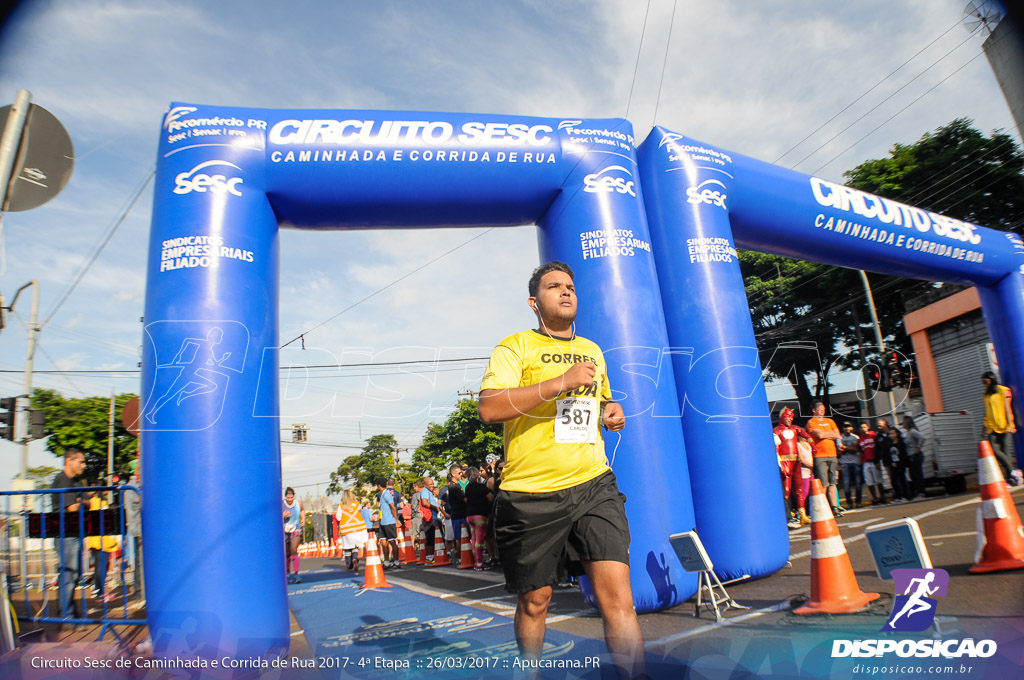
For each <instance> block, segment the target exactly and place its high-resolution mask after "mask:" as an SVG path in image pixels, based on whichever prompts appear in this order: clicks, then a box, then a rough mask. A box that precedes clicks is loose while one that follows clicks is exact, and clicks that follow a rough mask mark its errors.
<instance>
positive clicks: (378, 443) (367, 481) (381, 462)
mask: <svg viewBox="0 0 1024 680" xmlns="http://www.w3.org/2000/svg"><path fill="white" fill-rule="evenodd" d="M397 450H398V440H396V439H395V436H394V435H393V434H375V435H373V436H372V437H370V438H369V439H367V440H366V446H364V447H363V450H362V451H361V452H360V453H357V454H356V455H354V456H349V457H348V458H346V459H345V460H344V461H342V463H341V465H339V466H338V469H337V470H335V471H334V472H332V473H331V483H330V485H329V486H328V487H327V495H328V496H331V495H334V494H336V493H340V492H341V491H342V490H343V489H346V488H348V487H349V486H352V487H353V492H354V493H355V494H356V495H357V496H359V497H361V498H366V497H368V495H371V494H372V492H373V491H375V490H376V488H377V487H376V483H377V480H378V479H380V478H384V479H388V478H390V477H394V476H395V467H396V451H397ZM367 489H372V490H370V491H368V490H367Z"/></svg>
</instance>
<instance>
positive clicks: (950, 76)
mask: <svg viewBox="0 0 1024 680" xmlns="http://www.w3.org/2000/svg"><path fill="white" fill-rule="evenodd" d="M981 55H982V53H981V52H979V53H978V54H976V55H974V56H973V57H971V58H970V59H968V60H967V61H966V62H964V64H963V65H962V66H960V67H959V68H958V69H956V70H955V71H953V72H952V73H950V74H949V75H948V76H946V77H945V78H943V79H942V80H940V81H939V82H937V83H935V84H934V85H932V86H931V87H929V88H928V89H927V90H925V91H924V92H923V93H922V94H921V95H920V96H918V97H917V98H915V99H914V101H912V102H910V103H909V104H907V105H906V106H904V107H903V108H902V109H900V110H899V111H897V112H896V113H894V114H892V115H891V116H889V117H888V118H886V119H885V120H883V121H882V122H881V123H879V124H878V125H876V126H875V127H873V128H872V129H871V130H870V131H868V133H867V134H866V135H864V136H863V137H861V138H860V139H858V140H857V141H856V142H854V143H853V144H851V145H850V146H848V147H846V148H845V149H843V150H842V151H840V152H839V153H838V154H836V155H835V156H833V157H832V158H831V159H830V160H828V161H827V162H825V163H824V164H822V165H821V166H819V167H818V168H817V169H815V170H814V172H812V173H810V174H812V175H816V174H818V173H819V172H821V170H822V169H824V168H826V167H828V166H829V165H830V164H831V163H833V162H834V161H836V160H837V159H839V158H840V157H841V156H842V155H843V154H845V153H846V152H847V151H849V150H851V149H853V148H854V147H855V146H857V145H858V144H860V143H861V142H863V141H864V140H865V139H867V138H868V137H870V136H871V135H873V134H875V133H876V132H878V130H879V129H881V128H882V127H883V126H885V125H887V124H888V123H889V122H890V121H891V120H892V119H893V118H895V117H896V116H898V115H900V114H901V113H903V112H904V111H906V110H907V109H909V108H910V107H911V106H913V105H914V104H916V103H917V102H919V101H921V100H922V99H923V98H924V97H926V96H928V95H929V94H931V93H932V91H933V90H935V88H937V87H938V86H939V85H942V84H943V83H945V82H946V81H947V80H949V79H950V78H952V77H953V76H955V75H956V74H957V73H959V72H960V71H962V70H964V69H965V68H967V66H968V65H970V64H971V62H973V61H974V60H975V59H977V58H978V57H980V56H981ZM833 139H835V138H834V137H833ZM829 141H832V140H829ZM818 148H819V149H820V148H821V147H818Z"/></svg>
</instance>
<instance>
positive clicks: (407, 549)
mask: <svg viewBox="0 0 1024 680" xmlns="http://www.w3.org/2000/svg"><path fill="white" fill-rule="evenodd" d="M398 545H399V546H401V547H400V549H399V553H398V555H399V559H400V560H401V562H402V564H416V552H415V551H414V550H413V549H412V538H411V537H410V536H409V534H407V533H405V532H404V531H402V523H401V522H399V523H398Z"/></svg>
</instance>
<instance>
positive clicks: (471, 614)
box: [288, 569, 615, 680]
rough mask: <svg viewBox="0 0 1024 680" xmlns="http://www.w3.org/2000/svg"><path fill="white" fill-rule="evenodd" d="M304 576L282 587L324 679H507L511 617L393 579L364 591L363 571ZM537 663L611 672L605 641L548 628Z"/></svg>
mask: <svg viewBox="0 0 1024 680" xmlns="http://www.w3.org/2000/svg"><path fill="white" fill-rule="evenodd" d="M302 578H303V583H301V584H298V585H290V586H288V589H289V595H288V601H289V605H290V606H291V609H292V612H293V613H294V614H295V618H296V619H297V620H298V621H299V624H300V625H301V626H302V628H303V630H304V631H305V634H306V639H307V640H308V641H309V644H310V646H311V647H312V648H313V652H314V654H315V655H316V657H317V664H318V666H319V667H320V668H321V671H322V673H323V676H324V678H347V677H352V678H363V679H373V678H388V679H390V680H394V679H396V678H401V679H405V678H421V677H428V676H438V674H439V673H440V674H441V675H440V677H445V678H447V677H458V678H477V677H488V678H491V677H498V678H505V677H513V672H514V671H515V670H516V668H515V663H516V662H515V659H516V657H517V653H518V650H517V648H516V642H515V635H514V633H513V630H512V619H511V617H507V616H502V615H500V614H497V613H491V612H487V611H484V610H481V609H476V608H474V607H468V606H465V605H461V604H457V603H454V602H449V601H448V600H443V599H441V598H439V597H434V596H431V595H425V594H422V593H418V592H415V591H412V590H408V589H406V588H403V587H401V586H399V585H394V587H392V588H383V589H376V590H362V589H361V588H360V586H361V585H362V584H363V575H362V574H360V575H359V576H353V575H351V574H349V573H347V572H345V571H341V570H335V569H321V570H317V571H312V572H304V573H303V574H302ZM543 663H545V664H550V668H551V669H552V670H550V671H547V672H545V673H544V675H545V677H551V678H561V677H565V678H585V679H586V680H604V679H605V678H608V679H611V678H614V677H615V673H614V669H613V668H612V666H611V665H610V663H609V662H608V658H607V652H606V650H605V646H604V642H603V641H600V640H592V639H590V638H584V637H578V636H575V635H570V634H567V633H562V632H559V631H555V630H551V629H548V632H547V636H546V638H545V650H544V657H543ZM588 664H589V665H588ZM577 665H578V666H580V667H579V668H574V667H573V666H577ZM566 666H568V667H566Z"/></svg>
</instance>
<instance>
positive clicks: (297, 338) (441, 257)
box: [278, 227, 496, 349]
mask: <svg viewBox="0 0 1024 680" xmlns="http://www.w3.org/2000/svg"><path fill="white" fill-rule="evenodd" d="M495 228H496V227H491V228H490V229H485V230H484V231H482V232H480V233H479V234H477V235H476V236H474V237H473V238H471V239H469V240H467V241H464V242H463V243H460V244H459V245H457V246H455V247H454V248H452V249H451V250H448V251H445V252H443V253H441V254H440V255H438V256H437V257H435V258H434V259H432V260H430V261H429V262H426V263H424V264H422V265H420V266H419V267H417V268H416V269H413V270H412V271H411V272H409V273H407V274H405V275H403V276H401V277H399V278H397V279H395V280H394V281H392V282H391V283H389V284H388V285H386V286H384V287H383V288H378V289H377V290H375V291H373V292H372V293H370V294H369V295H367V296H366V297H364V298H363V299H361V300H358V301H356V302H353V303H352V304H351V305H349V306H348V307H346V308H345V309H343V310H341V311H340V312H338V313H337V314H335V315H334V316H331V317H329V318H327V319H325V320H323V321H321V322H320V323H318V324H317V325H315V326H313V327H312V328H310V329H308V330H306V331H304V332H302V333H299V334H298V335H297V336H295V337H294V338H292V339H291V340H289V341H288V342H286V343H284V344H283V345H281V346H280V347H279V348H278V349H284V348H285V347H287V346H288V345H290V344H292V343H293V342H295V341H296V340H299V339H301V338H302V337H303V336H305V335H306V334H308V333H312V332H313V331H315V330H316V329H317V328H320V327H321V326H323V325H324V324H327V323H329V322H331V321H334V320H335V319H337V318H338V317H339V316H341V315H342V314H344V313H345V312H347V311H349V310H351V309H353V308H354V307H357V306H359V305H361V304H363V303H364V302H366V301H367V300H369V299H370V298H372V297H374V296H375V295H378V294H380V293H382V292H384V291H385V290H387V289H388V288H391V287H392V286H394V285H395V284H396V283H399V282H401V281H404V280H405V279H407V278H409V277H410V276H412V275H413V274H415V273H417V272H419V271H421V270H423V269H426V268H427V267H429V266H430V265H432V264H434V263H435V262H437V261H438V260H441V259H443V258H445V257H447V256H448V255H451V254H452V253H454V252H455V251H456V250H459V249H460V248H463V247H465V246H467V245H469V244H470V243H472V242H473V241H475V240H477V239H478V238H480V237H481V236H485V235H486V234H489V233H491V232H492V231H494V230H495Z"/></svg>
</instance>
